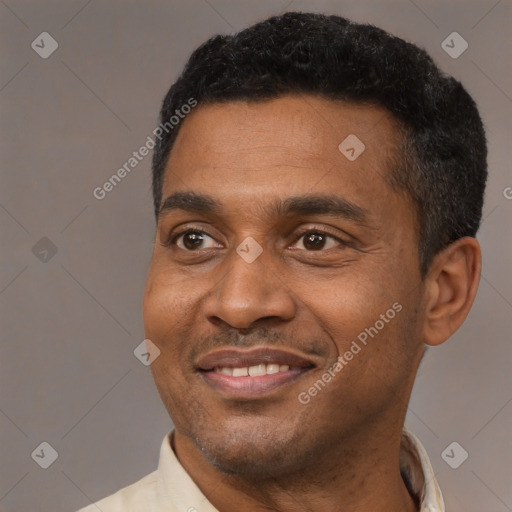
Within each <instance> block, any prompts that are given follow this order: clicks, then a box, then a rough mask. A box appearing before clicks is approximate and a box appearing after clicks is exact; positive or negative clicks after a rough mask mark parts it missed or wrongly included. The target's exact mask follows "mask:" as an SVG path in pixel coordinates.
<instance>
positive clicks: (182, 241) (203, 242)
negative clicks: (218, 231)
mask: <svg viewBox="0 0 512 512" xmlns="http://www.w3.org/2000/svg"><path fill="white" fill-rule="evenodd" d="M172 244H175V245H177V246H178V247H179V248H180V249H183V250H185V251H194V250H197V249H211V248H212V247H217V246H218V243H217V242H216V241H215V239H214V238H213V237H211V236H210V235H208V234H207V233H205V232H204V231H199V230H196V229H188V230H187V231H183V232H182V233H179V234H177V235H175V236H174V237H172V239H171V240H170V241H169V245H172Z"/></svg>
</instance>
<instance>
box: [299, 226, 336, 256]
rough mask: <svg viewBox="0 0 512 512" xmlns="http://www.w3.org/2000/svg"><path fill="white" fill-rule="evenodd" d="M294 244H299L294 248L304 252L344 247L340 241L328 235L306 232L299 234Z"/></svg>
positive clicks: (320, 232)
mask: <svg viewBox="0 0 512 512" xmlns="http://www.w3.org/2000/svg"><path fill="white" fill-rule="evenodd" d="M301 241H302V243H301ZM296 244H300V245H299V246H298V247H296V248H298V249H305V250H306V251H321V250H323V249H332V248H333V247H336V246H339V245H341V246H343V245H344V244H343V241H342V240H340V239H338V238H336V237H335V236H333V235H330V234H328V233H323V232H322V231H307V232H304V233H301V234H300V235H299V237H298V239H297V242H296ZM301 245H302V247H301Z"/></svg>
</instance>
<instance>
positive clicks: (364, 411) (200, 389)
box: [143, 96, 481, 512]
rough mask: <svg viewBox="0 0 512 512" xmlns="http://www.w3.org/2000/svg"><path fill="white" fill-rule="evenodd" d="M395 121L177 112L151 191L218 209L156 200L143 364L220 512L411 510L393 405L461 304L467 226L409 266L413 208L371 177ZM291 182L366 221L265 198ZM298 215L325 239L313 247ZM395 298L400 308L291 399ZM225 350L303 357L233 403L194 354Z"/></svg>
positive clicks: (291, 104) (284, 100)
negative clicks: (339, 364) (294, 368)
mask: <svg viewBox="0 0 512 512" xmlns="http://www.w3.org/2000/svg"><path fill="white" fill-rule="evenodd" d="M398 133H399V132H398V130H397V129H396V127H395V124H394V122H393V118H392V116H391V115H390V114H388V113H387V112H386V111H385V110H383V109H381V108H379V107H375V106H361V105H359V106H358V105H353V104H347V103H342V102H334V101H332V100H327V99H322V98H318V97H313V96H301V97H299V96H287V97H281V98H279V99H275V100H271V101H264V102H259V103H246V102H242V101H239V102H230V103H224V104H222V105H219V104H214V105H199V106H198V107H196V108H195V109H194V110H193V112H192V113H191V114H190V115H188V116H187V118H186V119H185V120H184V121H183V125H182V126H181V129H180V132H179V134H178V137H177V139H176V141H175V144H174V147H173V149H172V152H171V155H170V158H169V161H168V165H167V170H166V175H165V180H164V186H163V200H165V199H166V198H167V197H169V196H170V195H171V194H174V193H176V192H193V193H196V194H207V195H208V196H210V197H211V198H212V199H213V200H214V201H215V202H216V203H217V204H218V211H217V213H215V214H214V213H212V212H207V211H198V212H190V211H185V210H183V209H169V210H167V211H163V212H162V213H161V214H160V217H159V219H158V224H157V231H156V239H155V246H154V253H153V258H152V261H151V264H150V268H149V271H148V276H147V284H146V290H145V296H144V303H143V310H144V311H143V313H144V324H145V332H146V337H147V338H149V339H151V340H152V341H153V343H155V344H156V345H157V346H158V347H159V348H160V351H161V354H160V356H159V357H158V358H157V359H156V360H155V362H154V363H153V364H152V366H151V369H152V372H153V376H154V380H155V383H156V386H157V388H158V391H159V393H160V395H161V397H162V400H163V402H164V404H165V406H166V408H167V410H168V412H169V414H170V416H171V417H172V420H173V422H174V424H175V433H174V438H173V449H174V451H175V453H176V455H177V457H178V459H179V460H180V462H181V464H182V465H183V466H184V467H185V469H186V470H187V472H188V473H189V474H190V475H191V477H192V479H193V480H194V481H195V482H196V484H197V485H198V486H199V488H200V489H201V490H202V491H203V493H204V494H205V495H206V496H207V498H208V500H209V501H210V502H211V503H212V504H213V505H214V506H215V507H216V508H217V509H218V510H219V511H221V512H231V511H235V510H236V511H238V510H248V511H255V512H256V511H268V510H275V511H280V512H291V511H295V512H296V511H306V510H308V511H316V510H322V511H324V510H337V511H343V512H351V511H354V512H355V511H356V510H357V511H358V512H362V511H368V512H370V511H375V510H381V511H389V512H391V511H393V512H397V511H404V512H410V511H413V510H415V505H414V503H413V500H412V499H411V497H410V496H409V493H408V492H407V489H406V487H405V485H404V483H403V481H402V478H401V476H400V472H399V448H400V435H401V430H402V427H403V423H404V418H405V413H406V410H407V404H408V401H409V397H410V393H411V390H412V386H413V382H414V378H415V375H416V372H417V369H418V366H419V363H420V361H421V357H422V354H423V352H424V347H425V344H428V345H438V344H440V343H442V342H444V341H445V340H446V339H447V338H448V337H449V336H450V335H451V334H453V332H454V331H455V330H456V329H457V328H458V327H459V326H460V325H461V323H462V322H463V321H464V319H465V317H466V315H467V314H468V312H469V309H470V307H471V304H472V302H473V299H474V297H475V294H476V290H477V287H478V280H479V275H480V266H481V261H480V260H481V257H480V247H479V245H478V242H477V241H476V240H475V239H474V238H469V237H468V238H463V239H461V240H459V241H457V242H455V243H454V244H452V245H451V246H449V247H448V248H447V249H445V250H444V251H442V252H441V253H439V254H438V255H437V256H436V258H435V260H434V261H433V262H432V265H431V266H430V271H429V274H428V276H426V277H425V278H424V279H422V277H421V275H420V270H419V254H418V238H417V222H416V217H415V209H414V206H413V205H412V204H411V203H410V201H409V199H408V197H407V196H406V195H405V194H401V193H398V192H396V191H394V190H393V189H392V188H391V187H390V186H389V184H388V183H387V181H386V179H385V178H386V175H387V173H389V172H390V170H389V169H388V162H389V160H390V156H391V155H393V154H394V151H396V149H395V148H396V145H397V143H398V142H399V140H398V137H399V135H398ZM349 134H356V135H357V137H358V138H359V139H360V140H362V141H363V142H364V144H365V146H366V149H365V150H364V152H363V153H362V154H361V155H360V156H359V157H358V158H357V159H356V160H355V161H353V162H351V161H349V160H348V159H347V158H345V156H344V155H343V154H342V153H341V152H340V151H339V150H338V145H339V144H340V142H341V141H343V140H344V139H345V138H346V137H347V136H348V135H349ZM302 195H315V196H318V195H321V196H325V195H336V196H337V197H340V198H344V199H345V200H347V201H350V202H351V203H353V204H355V205H357V206H358V207H360V208H361V209H363V210H364V212H365V219H364V222H356V221H355V220H353V219H348V218H345V217H343V216H340V215H332V214H325V213H307V212H305V213H304V212H294V213H291V214H288V215H285V214H283V212H279V211H276V210H275V209H272V205H273V204H274V203H275V202H276V201H282V200H285V199H286V198H289V197H292V196H302ZM191 228H194V229H196V230H204V232H205V233H206V234H205V235H203V239H202V240H203V241H202V242H201V240H199V247H198V246H195V245H193V244H192V245H191V244H190V235H188V237H187V235H185V236H181V237H180V236H178V238H176V236H177V235H178V234H179V233H182V232H183V231H185V230H186V229H191ZM303 229H304V230H309V233H310V232H311V231H313V232H318V231H319V230H320V231H321V232H322V231H324V230H327V231H328V232H329V235H328V236H327V237H326V238H322V237H321V236H320V237H317V238H315V240H316V241H317V242H319V243H318V244H317V245H314V244H310V243H309V242H308V240H307V239H308V234H305V235H304V234H303V235H302V236H301V233H300V231H301V230H303ZM331 235H332V236H334V237H336V238H339V240H341V241H339V240H337V239H336V238H332V236H331ZM247 237H252V238H254V239H255V240H256V241H257V242H258V244H259V245H260V246H261V248H262V253H261V255H260V256H259V257H258V258H257V259H256V260H255V261H253V262H252V263H247V262H246V261H245V260H244V259H243V258H242V257H241V256H240V255H239V254H238V253H237V252H236V248H237V247H238V246H239V245H240V244H241V243H242V242H243V241H244V240H245V239H246V238H247ZM169 238H170V239H171V243H168V244H166V241H167V240H169ZM185 242H187V245H185ZM322 244H324V245H322ZM394 303H399V304H400V305H401V306H402V310H401V311H400V312H399V313H397V314H396V316H395V317H394V318H393V319H392V320H390V321H389V322H387V323H386V324H385V326H384V328H382V329H381V330H379V332H378V334H377V335H376V336H375V337H374V338H369V340H368V343H367V345H366V346H364V347H363V348H362V350H361V351H360V352H358V353H357V355H355V356H354V357H353V359H352V360H351V361H349V362H348V363H347V364H346V366H344V368H343V370H342V371H340V372H338V373H337V374H336V377H334V378H332V379H331V380H330V382H329V383H328V384H327V385H326V386H325V387H324V388H323V389H322V390H321V391H320V392H318V394H317V395H316V396H314V397H312V398H311V401H310V402H309V403H307V404H302V403H300V402H299V400H298V395H299V393H301V392H304V391H307V390H308V389H309V388H310V387H311V386H312V385H313V384H314V383H315V382H316V381H317V380H318V379H320V378H321V377H322V375H323V374H325V373H326V372H328V370H329V368H332V367H333V365H334V364H335V363H336V361H337V358H338V357H339V356H343V354H344V353H345V352H346V351H347V350H349V348H350V346H351V343H352V342H353V341H354V340H356V339H357V336H358V334H359V333H361V332H362V331H364V330H365V328H368V327H370V326H374V325H375V323H376V321H377V320H379V318H381V317H380V315H381V314H385V313H386V311H387V310H388V309H390V308H391V307H392V305H393V304H394ZM233 346H237V347H239V348H242V349H246V348H247V349H248V348H251V347H261V346H270V347H281V348H285V349H287V350H290V351H293V352H294V353H299V354H307V356H308V357H309V358H310V359H311V360H312V361H314V368H312V369H310V370H309V371H307V372H305V373H303V374H302V375H300V376H299V377H298V378H297V379H295V380H294V381H292V382H289V383H287V384H286V385H283V386H280V387H279V388H277V389H276V390H274V391H273V392H272V393H269V394H266V395H262V396H260V397H254V398H253V399H245V400H235V399H232V398H229V397H226V396H225V395H223V394H222V393H221V392H219V391H218V390H217V389H215V388H213V387H212V386H210V385H209V384H208V383H207V382H205V379H204V378H203V376H202V375H201V373H200V372H199V371H198V370H197V367H196V366H195V362H196V361H197V358H198V357H200V356H202V355H204V354H206V353H208V352H209V351H211V350H213V349H218V348H222V347H233Z"/></svg>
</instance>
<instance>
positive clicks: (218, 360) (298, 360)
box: [196, 347, 316, 371]
mask: <svg viewBox="0 0 512 512" xmlns="http://www.w3.org/2000/svg"><path fill="white" fill-rule="evenodd" d="M271 363H276V364H280V365H281V364H287V365H288V366H290V367H295V368H297V367H298V368H307V367H312V366H316V365H315V363H314V362H313V361H312V360H311V359H309V358H308V357H306V356H304V355H299V354H297V353H295V352H291V351H288V350H280V349H275V348H266V347H260V348H254V349H250V350H240V349H233V348H224V349H218V350H214V351H212V352H209V353H207V354H205V355H203V356H200V357H199V358H198V360H197V364H196V366H197V368H198V369H199V370H205V371H207V370H213V369H214V368H223V367H230V368H245V367H250V366H256V365H258V364H271Z"/></svg>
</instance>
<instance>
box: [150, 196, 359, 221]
mask: <svg viewBox="0 0 512 512" xmlns="http://www.w3.org/2000/svg"><path fill="white" fill-rule="evenodd" d="M171 210H183V211H186V212H190V213H209V214H213V215H216V216H221V215H222V204H221V203H218V202H217V201H216V200H215V199H213V197H211V196H209V195H207V194H197V193H195V192H175V193H174V194H172V195H170V196H168V197H167V198H166V199H165V201H164V202H163V203H162V206H161V208H160V210H159V216H160V215H161V214H165V213H167V212H169V211H171ZM264 210H265V211H266V212H268V213H269V214H270V215H273V216H289V215H293V214H302V215H332V216H336V217H342V218H344V219H346V220H350V221H353V222H355V223H357V224H361V225H366V224H367V218H368V211H367V210H365V209H364V208H361V207H360V206H358V205H356V204H355V203H353V202H351V201H348V200H347V199H345V198H343V197H340V196H337V195H302V196H292V197H288V198H286V199H284V200H277V201H275V202H273V203H271V204H270V205H269V206H265V207H264Z"/></svg>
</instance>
